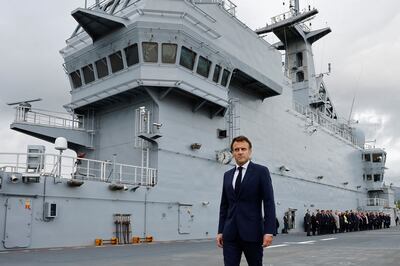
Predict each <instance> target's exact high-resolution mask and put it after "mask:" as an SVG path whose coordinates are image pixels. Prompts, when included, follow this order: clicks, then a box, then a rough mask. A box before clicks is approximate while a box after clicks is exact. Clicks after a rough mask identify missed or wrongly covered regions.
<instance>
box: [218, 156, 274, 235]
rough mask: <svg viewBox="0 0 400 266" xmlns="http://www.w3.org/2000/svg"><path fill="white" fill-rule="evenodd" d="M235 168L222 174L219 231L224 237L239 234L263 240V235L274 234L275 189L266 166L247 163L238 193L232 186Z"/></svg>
mask: <svg viewBox="0 0 400 266" xmlns="http://www.w3.org/2000/svg"><path fill="white" fill-rule="evenodd" d="M235 170H236V169H235V168H233V169H231V170H229V171H227V172H226V173H225V174H224V183H223V188H222V196H221V206H220V213H219V226H218V233H219V234H221V233H222V234H223V239H224V240H228V241H229V240H231V241H233V240H235V239H236V236H237V235H239V236H240V238H241V239H242V240H244V241H249V242H259V241H262V239H263V236H264V234H271V235H273V234H276V215H275V202H274V192H273V189H272V183H271V177H270V174H269V171H268V168H266V167H264V166H261V165H258V164H254V163H252V162H250V163H249V165H248V168H247V170H246V174H245V176H244V178H243V181H242V184H241V186H240V192H239V195H236V194H235V191H234V189H233V186H232V180H233V176H234V173H235ZM262 202H263V204H264V218H263V217H262V212H261V208H262V204H261V203H262Z"/></svg>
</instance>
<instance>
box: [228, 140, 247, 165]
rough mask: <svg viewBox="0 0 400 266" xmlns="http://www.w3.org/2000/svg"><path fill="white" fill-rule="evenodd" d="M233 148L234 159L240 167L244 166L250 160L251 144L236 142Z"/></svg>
mask: <svg viewBox="0 0 400 266" xmlns="http://www.w3.org/2000/svg"><path fill="white" fill-rule="evenodd" d="M232 148H233V158H235V161H236V163H237V164H238V165H239V166H242V165H244V164H245V163H247V161H248V160H250V156H251V149H250V147H249V143H247V142H246V141H235V142H234V143H233V145H232Z"/></svg>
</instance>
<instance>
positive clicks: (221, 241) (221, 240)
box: [217, 234, 224, 248]
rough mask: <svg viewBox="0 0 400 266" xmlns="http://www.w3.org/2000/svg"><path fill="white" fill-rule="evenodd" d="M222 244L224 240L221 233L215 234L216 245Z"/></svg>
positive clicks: (221, 245)
mask: <svg viewBox="0 0 400 266" xmlns="http://www.w3.org/2000/svg"><path fill="white" fill-rule="evenodd" d="M223 245H224V240H223V239H222V234H218V235H217V246H218V247H220V248H222V247H223Z"/></svg>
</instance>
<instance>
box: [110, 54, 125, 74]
mask: <svg viewBox="0 0 400 266" xmlns="http://www.w3.org/2000/svg"><path fill="white" fill-rule="evenodd" d="M110 62H111V71H112V72H113V73H115V72H118V71H120V70H122V69H123V68H124V62H123V61H122V53H121V51H118V52H116V53H113V54H112V55H110Z"/></svg>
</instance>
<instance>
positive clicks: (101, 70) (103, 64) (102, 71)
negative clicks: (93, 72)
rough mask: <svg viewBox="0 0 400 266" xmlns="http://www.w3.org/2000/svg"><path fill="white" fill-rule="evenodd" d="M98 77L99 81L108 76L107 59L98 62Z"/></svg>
mask: <svg viewBox="0 0 400 266" xmlns="http://www.w3.org/2000/svg"><path fill="white" fill-rule="evenodd" d="M95 64H96V69H97V77H98V78H99V79H101V78H103V77H105V76H108V67H107V59H106V58H105V57H104V58H102V59H100V60H97V61H96V63H95Z"/></svg>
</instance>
